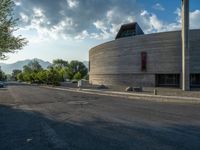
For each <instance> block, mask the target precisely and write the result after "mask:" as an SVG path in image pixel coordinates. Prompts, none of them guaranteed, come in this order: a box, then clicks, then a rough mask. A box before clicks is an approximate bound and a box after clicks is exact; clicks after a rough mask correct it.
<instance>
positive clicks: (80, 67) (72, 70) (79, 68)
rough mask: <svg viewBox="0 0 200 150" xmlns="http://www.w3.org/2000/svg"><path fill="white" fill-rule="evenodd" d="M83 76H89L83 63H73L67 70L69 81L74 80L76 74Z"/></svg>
mask: <svg viewBox="0 0 200 150" xmlns="http://www.w3.org/2000/svg"><path fill="white" fill-rule="evenodd" d="M78 72H79V73H80V74H81V78H83V77H84V76H86V75H87V73H88V70H87V68H86V67H85V65H84V64H83V63H82V62H79V61H71V62H70V64H69V65H68V68H67V69H66V73H67V77H68V79H70V80H71V79H73V78H74V76H75V74H77V73H78Z"/></svg>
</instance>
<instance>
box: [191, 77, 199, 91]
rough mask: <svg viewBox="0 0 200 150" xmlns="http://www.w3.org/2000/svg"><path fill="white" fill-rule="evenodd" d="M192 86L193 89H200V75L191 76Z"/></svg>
mask: <svg viewBox="0 0 200 150" xmlns="http://www.w3.org/2000/svg"><path fill="white" fill-rule="evenodd" d="M190 85H191V87H198V88H199V87H200V74H191V75H190Z"/></svg>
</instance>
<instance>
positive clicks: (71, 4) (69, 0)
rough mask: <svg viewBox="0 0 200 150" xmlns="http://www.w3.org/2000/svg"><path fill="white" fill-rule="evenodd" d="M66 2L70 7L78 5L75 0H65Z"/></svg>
mask: <svg viewBox="0 0 200 150" xmlns="http://www.w3.org/2000/svg"><path fill="white" fill-rule="evenodd" d="M67 4H68V6H69V7H70V8H76V7H78V5H79V2H78V1H77V0H67Z"/></svg>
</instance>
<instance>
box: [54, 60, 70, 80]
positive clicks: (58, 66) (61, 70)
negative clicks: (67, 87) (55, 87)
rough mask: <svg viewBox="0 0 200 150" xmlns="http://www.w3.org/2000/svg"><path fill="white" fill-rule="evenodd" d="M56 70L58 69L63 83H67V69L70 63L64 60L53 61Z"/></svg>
mask: <svg viewBox="0 0 200 150" xmlns="http://www.w3.org/2000/svg"><path fill="white" fill-rule="evenodd" d="M52 67H54V68H55V69H57V70H58V71H59V73H60V76H61V81H65V79H66V76H67V75H66V71H65V69H66V68H67V67H68V61H65V60H62V59H56V60H53V65H52Z"/></svg>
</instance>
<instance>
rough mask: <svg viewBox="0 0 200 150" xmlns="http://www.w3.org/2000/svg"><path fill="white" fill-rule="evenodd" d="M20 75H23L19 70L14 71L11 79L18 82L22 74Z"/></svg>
mask: <svg viewBox="0 0 200 150" xmlns="http://www.w3.org/2000/svg"><path fill="white" fill-rule="evenodd" d="M20 73H22V71H21V70H19V69H14V70H13V72H12V77H11V78H12V79H13V80H15V81H17V75H18V74H20Z"/></svg>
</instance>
